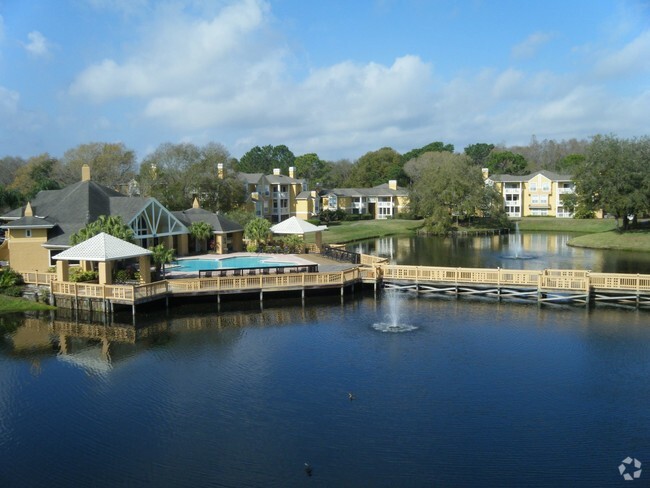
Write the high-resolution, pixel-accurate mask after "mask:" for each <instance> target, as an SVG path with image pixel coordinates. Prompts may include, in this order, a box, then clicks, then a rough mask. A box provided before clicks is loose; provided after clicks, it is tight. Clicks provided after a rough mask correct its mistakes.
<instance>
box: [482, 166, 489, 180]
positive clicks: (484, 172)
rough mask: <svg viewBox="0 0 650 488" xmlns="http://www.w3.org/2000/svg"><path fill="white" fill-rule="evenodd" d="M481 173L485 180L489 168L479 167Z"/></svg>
mask: <svg viewBox="0 0 650 488" xmlns="http://www.w3.org/2000/svg"><path fill="white" fill-rule="evenodd" d="M481 173H483V179H484V180H487V179H488V177H489V176H490V168H481Z"/></svg>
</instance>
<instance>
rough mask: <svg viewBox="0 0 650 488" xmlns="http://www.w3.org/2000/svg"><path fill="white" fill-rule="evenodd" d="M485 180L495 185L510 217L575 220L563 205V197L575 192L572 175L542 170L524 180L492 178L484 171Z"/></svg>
mask: <svg viewBox="0 0 650 488" xmlns="http://www.w3.org/2000/svg"><path fill="white" fill-rule="evenodd" d="M483 177H484V178H485V182H486V184H488V185H493V186H494V187H495V188H496V189H497V190H498V191H499V192H500V193H501V195H502V196H503V203H504V206H505V210H506V213H507V214H508V217H529V216H535V215H538V216H542V215H543V216H549V217H572V216H573V214H572V213H571V212H570V211H569V210H568V209H567V208H566V207H565V206H564V204H563V202H562V195H564V194H567V193H573V192H574V191H575V185H574V183H573V181H572V179H571V176H570V175H561V174H557V173H553V172H551V171H546V170H542V171H537V172H535V173H533V174H530V175H523V176H516V175H493V176H490V175H489V173H488V170H487V168H484V169H483Z"/></svg>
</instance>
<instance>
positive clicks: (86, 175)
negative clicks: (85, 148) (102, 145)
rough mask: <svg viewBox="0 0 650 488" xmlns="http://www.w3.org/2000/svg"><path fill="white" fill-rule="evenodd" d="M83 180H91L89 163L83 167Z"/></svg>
mask: <svg viewBox="0 0 650 488" xmlns="http://www.w3.org/2000/svg"><path fill="white" fill-rule="evenodd" d="M81 181H90V166H88V165H87V164H84V165H83V166H82V167H81Z"/></svg>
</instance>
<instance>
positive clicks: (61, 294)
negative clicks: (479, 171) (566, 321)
mask: <svg viewBox="0 0 650 488" xmlns="http://www.w3.org/2000/svg"><path fill="white" fill-rule="evenodd" d="M309 258H310V259H313V260H318V263H319V266H320V268H319V269H320V271H318V272H309V273H285V274H268V275H250V276H225V277H221V276H220V277H210V278H207V277H202V278H198V277H197V278H177V279H170V280H163V281H157V282H154V283H149V284H143V285H137V284H134V285H98V284H92V283H72V282H58V281H56V280H55V279H53V278H52V276H51V275H47V274H43V273H41V274H39V275H35V276H29V274H27V273H26V274H24V276H25V280H26V281H29V280H32V279H33V280H35V281H36V282H39V283H49V285H50V287H51V292H52V296H53V297H55V300H57V302H63V303H61V305H63V306H69V307H70V308H90V309H94V310H100V311H103V312H108V311H113V306H114V305H128V306H131V307H132V310H133V313H135V307H136V305H139V304H142V303H146V302H150V301H153V300H163V299H164V300H165V301H166V302H167V303H168V301H169V298H173V297H190V296H202V295H203V296H209V295H214V296H215V297H216V300H217V302H219V301H220V299H221V296H223V295H235V294H254V295H257V296H258V297H259V300H260V301H262V300H263V298H264V295H265V294H267V293H278V292H297V293H300V294H301V296H302V297H303V298H304V297H305V294H306V293H307V292H309V291H313V290H327V289H339V290H340V294H341V295H343V294H344V291H345V289H346V288H352V289H353V288H354V286H355V285H356V284H365V285H368V286H373V287H374V289H375V290H378V289H379V288H384V289H394V290H402V291H412V292H416V293H418V294H420V295H428V296H436V295H454V296H458V297H462V296H467V297H469V296H475V297H487V298H493V299H496V300H519V301H529V302H537V303H540V304H543V303H575V304H580V305H584V306H589V305H591V304H597V303H612V304H619V305H625V306H631V307H636V308H648V307H650V275H642V274H624V273H593V272H590V271H586V270H561V269H544V270H513V269H505V268H454V267H436V266H402V265H392V264H389V263H388V262H387V260H386V259H382V258H377V257H374V256H367V255H360V259H359V264H357V265H351V264H347V265H344V264H341V263H335V262H332V261H329V260H327V259H326V258H323V257H317V255H309ZM41 275H43V276H41ZM91 302H92V303H91ZM64 304H65V305H64ZM98 304H99V306H98Z"/></svg>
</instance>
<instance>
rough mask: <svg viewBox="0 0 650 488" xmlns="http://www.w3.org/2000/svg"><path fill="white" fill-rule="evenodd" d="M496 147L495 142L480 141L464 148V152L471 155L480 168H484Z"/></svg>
mask: <svg viewBox="0 0 650 488" xmlns="http://www.w3.org/2000/svg"><path fill="white" fill-rule="evenodd" d="M493 149H494V144H486V143H485V142H479V143H476V144H470V145H469V146H467V147H466V148H465V149H464V152H465V154H466V155H467V156H469V157H470V158H471V160H472V162H473V163H474V164H475V165H476V166H478V167H479V168H484V167H485V163H486V161H487V158H488V157H489V156H490V153H491V152H492V150H493Z"/></svg>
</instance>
